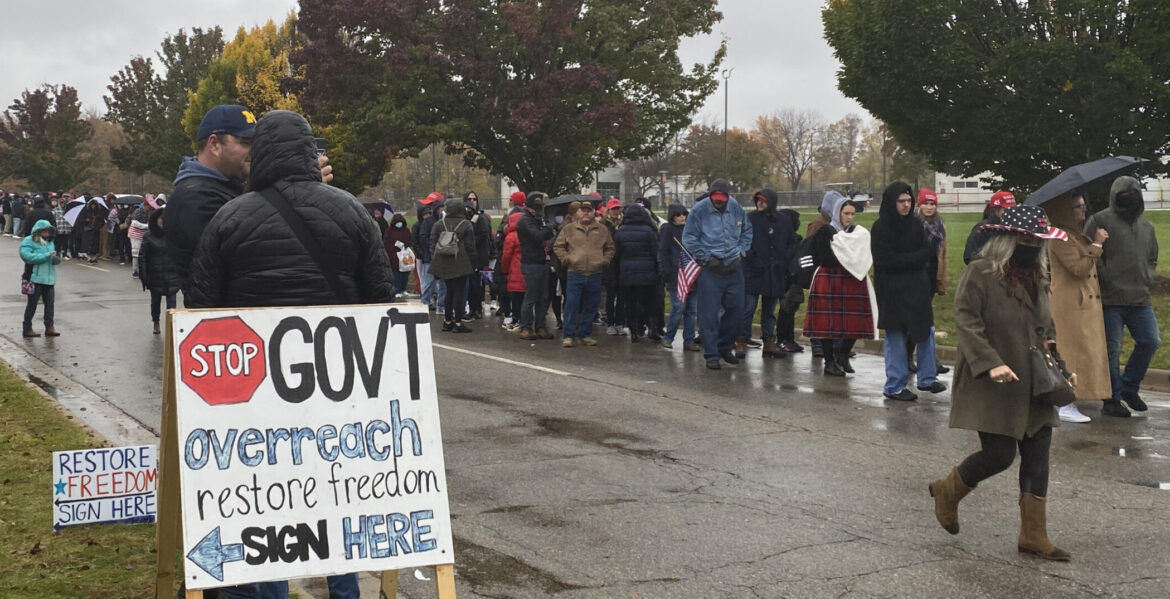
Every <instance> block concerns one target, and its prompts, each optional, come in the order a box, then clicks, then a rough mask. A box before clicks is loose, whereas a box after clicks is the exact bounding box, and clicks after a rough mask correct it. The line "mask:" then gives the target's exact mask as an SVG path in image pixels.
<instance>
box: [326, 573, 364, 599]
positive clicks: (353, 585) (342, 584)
mask: <svg viewBox="0 0 1170 599" xmlns="http://www.w3.org/2000/svg"><path fill="white" fill-rule="evenodd" d="M325 583H326V584H327V585H329V599H361V596H362V590H361V588H359V587H358V575H357V574H356V573H355V574H338V575H337V576H330V577H328V578H326V579H325Z"/></svg>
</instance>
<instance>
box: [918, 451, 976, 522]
mask: <svg viewBox="0 0 1170 599" xmlns="http://www.w3.org/2000/svg"><path fill="white" fill-rule="evenodd" d="M973 488H974V487H968V486H967V484H966V483H964V482H963V479H962V478H961V477H960V476H959V469H958V467H955V468H951V473H950V474H948V475H947V477H946V478H940V479H938V480H936V481H934V482H932V483H930V486H929V489H930V496H931V497H933V498H934V517H935V518H937V519H938V523H939V524H940V525H942V527H943V528H944V529H945V530H946V531H947V532H949V533H951V534H953V535H957V534H959V502H960V501H962V500H963V498H964V497H966V496H967V493H970V492H971V489H973Z"/></svg>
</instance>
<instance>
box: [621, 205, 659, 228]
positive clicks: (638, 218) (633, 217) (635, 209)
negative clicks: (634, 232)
mask: <svg viewBox="0 0 1170 599" xmlns="http://www.w3.org/2000/svg"><path fill="white" fill-rule="evenodd" d="M634 224H640V225H649V226H651V227H653V226H654V221H652V220H650V213H648V212H646V209H645V208H643V207H641V206H639V205H638V204H630V205H629V206H626V210H625V212H624V213H623V216H622V225H623V226H624V225H634Z"/></svg>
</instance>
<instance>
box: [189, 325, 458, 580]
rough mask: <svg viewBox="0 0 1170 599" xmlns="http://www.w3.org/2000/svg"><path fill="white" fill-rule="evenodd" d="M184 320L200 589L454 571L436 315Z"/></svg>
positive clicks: (193, 533) (193, 555) (192, 554)
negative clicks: (433, 330)
mask: <svg viewBox="0 0 1170 599" xmlns="http://www.w3.org/2000/svg"><path fill="white" fill-rule="evenodd" d="M172 326H173V327H174V344H175V345H174V352H173V355H174V359H175V365H174V366H175V373H176V376H175V378H176V381H175V384H176V390H177V393H176V408H177V411H176V413H177V417H178V443H179V452H180V481H181V487H182V489H181V497H182V512H183V551H184V554H185V555H186V560H187V562H186V563H185V566H186V567H185V568H184V571H185V573H186V574H185V578H186V583H187V588H188V589H204V588H208V587H217V586H225V585H234V584H243V583H249V582H261V581H268V580H283V579H288V578H299V577H303V576H322V575H329V574H344V573H348V572H359V571H379V570H395V569H400V568H411V567H417V566H428V565H436V564H448V563H453V562H454V555H453V550H452V542H451V523H450V512H449V509H448V504H447V478H446V473H445V471H444V467H443V442H442V438H441V436H440V430H439V407H438V396H437V394H436V391H435V376H434V361H433V358H432V356H431V337H430V327H429V325H428V314H427V311H426V307H424V306H421V305H415V306H408V305H399V304H395V305H370V306H333V307H311V308H265V309H250V310H205V311H194V312H177V313H175V314H174V315H173V319H172Z"/></svg>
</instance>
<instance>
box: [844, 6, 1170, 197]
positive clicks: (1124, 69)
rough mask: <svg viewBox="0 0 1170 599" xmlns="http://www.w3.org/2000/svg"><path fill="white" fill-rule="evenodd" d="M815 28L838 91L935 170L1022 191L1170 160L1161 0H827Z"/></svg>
mask: <svg viewBox="0 0 1170 599" xmlns="http://www.w3.org/2000/svg"><path fill="white" fill-rule="evenodd" d="M822 18H823V21H824V28H825V37H826V39H827V40H828V41H829V44H830V45H832V47H833V49H834V52H835V54H836V56H837V58H838V59H839V60H840V61H841V64H842V67H841V69H840V70H839V71H838V87H839V88H840V89H841V91H842V92H844V93H845V95H847V96H849V97H851V98H855V99H856V100H857V101H858V102H859V103H860V104H861V105H862V106H864V107H865V108H866V109H867V110H868V111H869V112H870V113H871V114H873V115H874V116H875V117H877V118H879V119H881V120H883V121H884V122H886V123H887V124H888V125H889V128H890V132H891V134H892V135H893V136H894V137H895V138H896V139H897V140H898V142H899V143H900V144H902V145H903V146H904V147H905V148H906V149H907V150H909V151H911V152H914V153H917V154H921V155H924V156H927V157H928V158H929V161H930V164H931V165H932V166H933V167H934V168H936V169H938V170H942V171H946V172H957V173H960V174H962V175H963V176H974V175H976V174H978V173H980V172H983V171H990V172H992V173H994V174H995V175H998V176H999V177H1002V179H1003V184H1005V185H1007V186H1009V187H1011V188H1013V189H1023V190H1030V189H1035V188H1037V187H1039V186H1040V185H1042V184H1043V183H1044V182H1045V181H1047V180H1048V179H1049V178H1051V177H1052V176H1054V175H1055V174H1056V173H1057V172H1059V171H1060V170H1062V169H1064V168H1067V167H1069V166H1072V165H1074V164H1078V163H1081V162H1085V161H1087V160H1092V159H1095V158H1100V157H1102V156H1107V155H1112V154H1127V155H1137V156H1145V157H1147V158H1156V157H1159V156H1162V155H1165V154H1166V153H1167V151H1170V86H1167V85H1166V83H1165V82H1166V81H1168V80H1170V36H1167V35H1166V33H1165V25H1166V23H1167V22H1170V5H1167V3H1166V2H1164V0H1130V1H1129V2H1100V1H1099V0H1062V1H1051V0H1049V1H1042V2H1039V1H1024V0H1000V1H997V2H965V1H962V0H940V1H937V2H925V3H924V2H918V1H915V0H830V1H829V2H828V4H827V6H826V7H825V9H824V11H823V13H822ZM893 31H898V32H909V33H906V34H904V35H899V36H897V37H896V38H895V37H893V36H891V35H890V32H893ZM1149 167H1150V168H1151V170H1154V171H1156V172H1167V170H1168V168H1170V167H1168V166H1167V165H1164V164H1162V163H1160V162H1159V163H1151V164H1150V165H1149Z"/></svg>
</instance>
